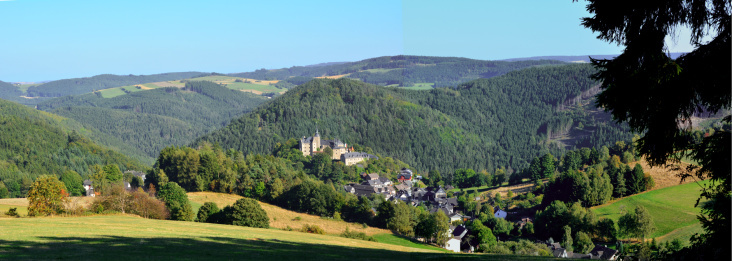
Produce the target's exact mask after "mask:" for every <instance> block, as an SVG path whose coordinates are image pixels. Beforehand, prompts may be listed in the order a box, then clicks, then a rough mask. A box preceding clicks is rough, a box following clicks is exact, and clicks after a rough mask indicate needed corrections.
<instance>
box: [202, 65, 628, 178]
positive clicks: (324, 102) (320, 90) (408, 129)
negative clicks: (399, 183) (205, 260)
mask: <svg viewBox="0 0 732 261" xmlns="http://www.w3.org/2000/svg"><path fill="white" fill-rule="evenodd" d="M592 73H594V69H592V67H591V66H589V65H566V66H550V67H540V68H531V69H526V70H521V71H515V72H511V73H508V74H506V75H504V76H501V77H496V78H492V79H487V80H476V81H473V82H470V83H466V84H462V85H460V86H458V87H457V88H456V89H447V88H437V89H433V90H431V91H428V92H415V91H408V90H400V89H394V88H383V87H378V86H374V85H369V84H364V83H362V82H358V81H352V80H348V79H338V80H324V79H317V80H313V81H311V82H308V83H305V84H302V85H300V86H299V87H297V88H294V89H292V90H290V91H288V92H287V93H286V94H284V95H283V96H282V97H279V98H277V99H275V100H273V101H272V102H271V103H268V104H267V105H266V106H263V107H260V108H258V109H257V110H255V111H253V112H252V113H250V114H247V115H245V116H244V117H242V118H239V119H237V120H233V121H232V123H231V124H230V125H228V126H227V127H225V128H223V129H220V130H217V131H214V132H213V133H211V134H209V135H206V136H204V137H201V138H199V139H198V140H197V141H196V142H194V144H200V143H201V142H203V141H208V142H211V143H219V144H222V146H225V147H226V148H234V149H237V150H242V151H246V152H247V153H270V152H272V151H273V150H274V148H275V145H276V144H277V143H283V142H285V141H286V140H287V139H289V138H294V137H297V138H300V137H302V136H310V135H312V133H313V132H314V130H315V128H316V127H318V128H319V129H320V130H321V133H322V134H324V135H325V136H327V137H334V138H339V139H341V140H344V141H346V142H348V143H349V144H350V143H358V144H363V145H365V146H368V147H371V148H374V151H375V152H376V153H379V154H383V155H390V156H392V157H393V158H396V159H399V160H401V161H404V162H406V163H407V164H409V165H410V166H412V167H413V168H414V169H416V170H418V171H423V172H427V171H429V170H432V169H435V170H439V171H440V172H442V173H454V171H455V170H456V169H458V168H470V169H474V170H477V171H481V170H487V171H488V172H495V170H496V169H499V168H505V169H506V172H507V173H508V174H510V173H513V172H515V171H516V170H520V169H523V168H525V167H527V166H528V165H529V162H530V160H531V159H532V158H534V157H536V156H539V155H543V154H545V153H548V152H550V153H553V154H555V155H561V154H562V153H563V151H564V148H563V146H558V145H555V144H554V143H547V142H546V140H547V136H546V131H545V130H544V131H542V129H541V128H542V126H545V125H546V124H547V123H548V122H550V121H552V120H554V119H555V118H557V117H569V118H570V119H572V122H573V125H572V127H571V128H573V129H576V128H578V127H580V126H578V125H574V123H575V122H576V123H577V124H579V123H582V124H583V126H582V131H581V132H580V134H581V135H584V136H580V137H579V138H578V140H579V141H580V142H578V143H575V144H568V146H569V148H571V147H572V146H575V145H577V146H580V145H582V146H589V147H595V148H599V147H601V146H603V145H612V144H613V143H614V142H615V141H616V140H628V141H629V140H630V138H631V137H630V136H629V135H630V134H627V127H624V126H617V125H613V124H611V123H606V122H605V120H607V119H606V118H601V117H595V115H594V114H590V113H582V114H579V113H575V114H568V113H566V112H562V111H558V109H557V105H558V104H563V102H564V101H565V100H567V99H569V98H572V97H575V96H577V95H581V93H582V92H583V91H585V90H588V89H590V88H592V87H593V86H595V85H596V83H595V82H594V81H592V80H590V79H589V78H588V77H589V75H591V74H592ZM586 106H589V105H585V107H578V109H577V110H586V109H588V107H586ZM565 128H566V127H565ZM598 132H601V133H603V134H606V135H608V136H611V137H614V138H616V139H613V140H609V139H602V138H599V137H597V135H598Z"/></svg>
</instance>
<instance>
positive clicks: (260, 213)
mask: <svg viewBox="0 0 732 261" xmlns="http://www.w3.org/2000/svg"><path fill="white" fill-rule="evenodd" d="M224 213H226V223H229V224H232V225H237V226H245V227H258V228H269V217H268V216H267V212H264V209H262V206H260V205H259V202H257V201H256V200H253V199H249V198H242V199H239V200H237V201H236V202H235V203H234V205H231V206H228V207H226V208H224Z"/></svg>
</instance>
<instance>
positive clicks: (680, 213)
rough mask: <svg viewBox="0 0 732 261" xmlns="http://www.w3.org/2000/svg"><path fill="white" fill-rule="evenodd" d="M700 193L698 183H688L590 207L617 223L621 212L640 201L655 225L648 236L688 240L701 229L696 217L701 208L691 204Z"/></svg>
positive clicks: (665, 239) (663, 239)
mask: <svg viewBox="0 0 732 261" xmlns="http://www.w3.org/2000/svg"><path fill="white" fill-rule="evenodd" d="M699 193H700V187H699V184H697V183H687V184H683V185H677V186H672V187H666V188H662V189H657V190H652V191H648V192H645V193H641V194H636V195H633V196H629V197H625V198H622V199H619V200H616V201H614V202H611V203H608V204H605V205H601V206H596V207H593V208H592V211H593V212H595V214H597V216H598V217H599V218H610V219H612V220H613V221H615V222H616V223H617V221H618V219H619V218H620V216H621V215H623V213H625V212H626V211H633V210H634V209H635V207H636V206H638V205H642V206H644V207H645V208H646V209H647V210H648V212H649V213H650V214H651V216H652V217H653V221H654V223H655V225H656V231H655V232H653V234H651V235H650V236H649V238H658V239H659V241H660V242H663V241H670V240H673V239H676V238H678V239H681V240H682V241H686V242H688V240H689V236H691V235H692V234H693V233H698V232H701V227H700V223H699V221H698V220H697V219H696V216H697V215H698V214H699V212H700V209H699V208H695V207H694V204H695V203H696V200H697V198H699Z"/></svg>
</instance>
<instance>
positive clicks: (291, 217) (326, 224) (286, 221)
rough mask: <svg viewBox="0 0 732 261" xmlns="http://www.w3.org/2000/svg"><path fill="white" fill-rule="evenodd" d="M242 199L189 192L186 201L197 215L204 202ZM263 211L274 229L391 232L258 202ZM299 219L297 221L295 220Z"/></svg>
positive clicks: (231, 201) (224, 195)
mask: <svg viewBox="0 0 732 261" xmlns="http://www.w3.org/2000/svg"><path fill="white" fill-rule="evenodd" d="M240 198H242V197H241V196H238V195H232V194H223V193H213V192H191V193H188V199H189V200H190V201H191V205H192V206H193V209H194V213H198V208H200V207H201V205H203V203H206V202H214V203H216V205H218V206H219V208H224V207H225V206H228V205H231V204H233V203H234V202H236V200H238V199H240ZM259 204H260V205H261V206H262V208H263V209H264V211H266V212H267V215H268V216H269V225H270V226H271V227H274V228H279V229H285V228H287V226H290V227H291V228H293V229H300V228H302V226H303V225H305V224H309V225H317V226H319V227H321V228H322V229H323V230H325V233H327V234H334V235H338V234H341V233H343V231H345V230H346V227H348V228H349V229H350V230H352V231H357V232H364V233H366V234H367V235H375V234H391V231H389V230H385V229H380V228H373V227H366V228H364V227H363V226H362V225H360V224H354V223H348V222H344V221H336V220H333V219H328V218H321V217H319V216H315V215H309V214H304V213H298V212H294V211H290V210H287V209H283V208H280V207H278V206H275V205H270V204H267V203H263V202H259ZM298 217H299V220H298V219H297V218H298Z"/></svg>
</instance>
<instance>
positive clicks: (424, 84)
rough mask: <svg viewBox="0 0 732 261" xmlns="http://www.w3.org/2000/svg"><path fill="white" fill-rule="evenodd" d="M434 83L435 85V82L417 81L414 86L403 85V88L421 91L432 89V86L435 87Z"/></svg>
mask: <svg viewBox="0 0 732 261" xmlns="http://www.w3.org/2000/svg"><path fill="white" fill-rule="evenodd" d="M433 85H435V84H434V83H427V82H420V83H415V84H414V86H410V87H401V88H402V89H407V90H415V91H419V90H432V88H433V87H432V86H433Z"/></svg>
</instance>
